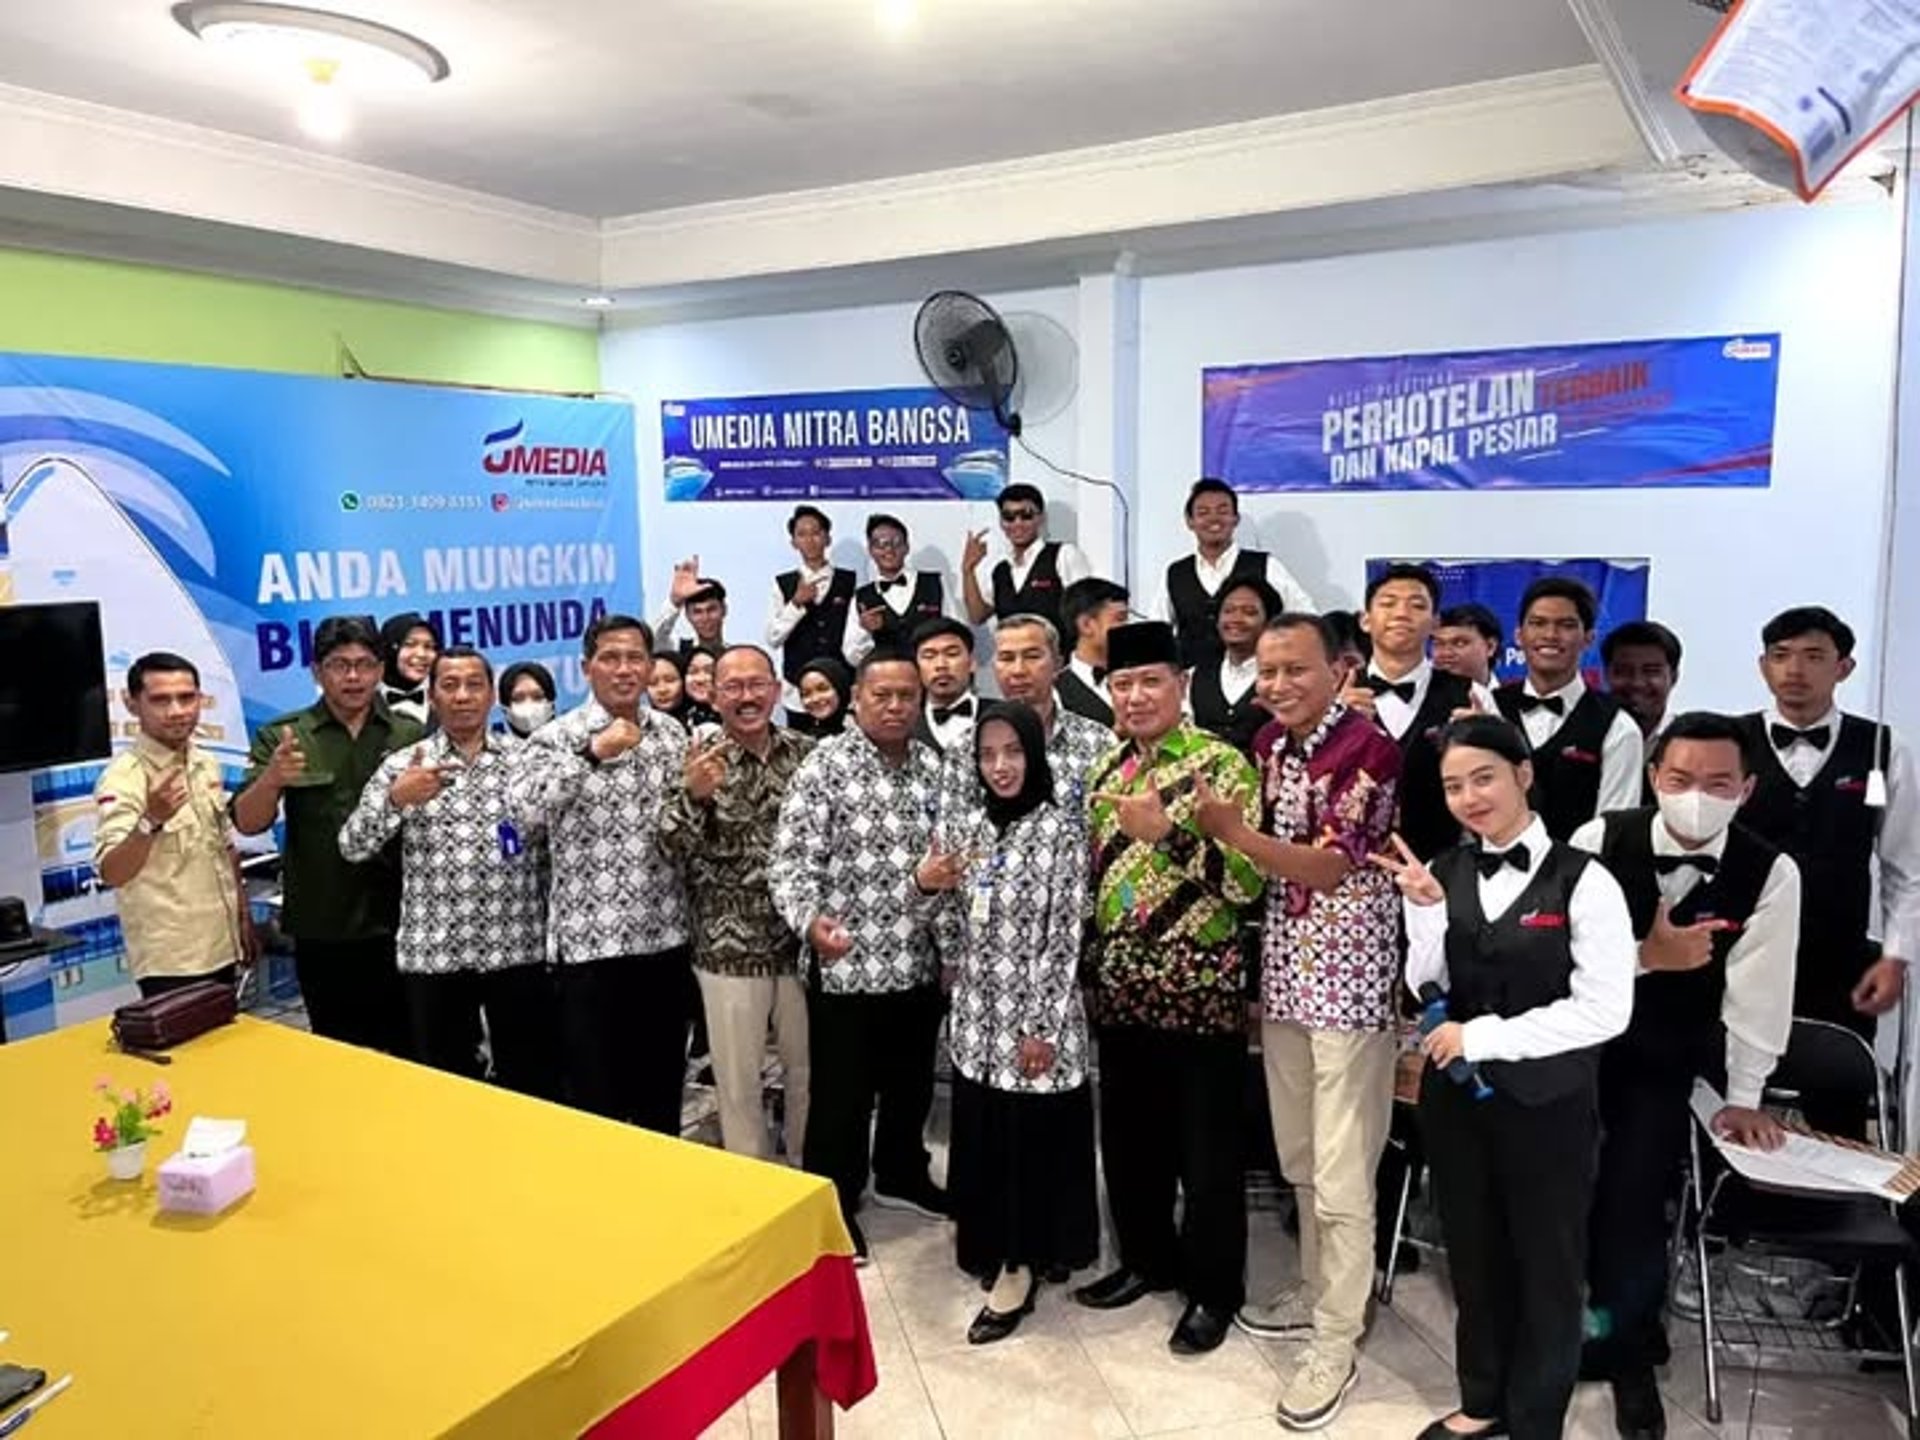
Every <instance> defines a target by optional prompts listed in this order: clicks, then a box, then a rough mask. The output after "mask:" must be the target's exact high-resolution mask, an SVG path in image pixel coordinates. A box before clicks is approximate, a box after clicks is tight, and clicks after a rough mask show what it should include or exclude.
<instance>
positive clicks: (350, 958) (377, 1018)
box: [232, 615, 423, 1055]
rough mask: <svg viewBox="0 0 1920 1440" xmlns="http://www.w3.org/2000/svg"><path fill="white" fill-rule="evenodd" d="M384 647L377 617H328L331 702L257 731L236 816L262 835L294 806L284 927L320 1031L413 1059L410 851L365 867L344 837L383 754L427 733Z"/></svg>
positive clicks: (323, 634) (289, 816) (322, 638)
mask: <svg viewBox="0 0 1920 1440" xmlns="http://www.w3.org/2000/svg"><path fill="white" fill-rule="evenodd" d="M381 655H382V649H381V643H380V632H379V631H377V630H375V629H374V628H373V623H372V621H370V620H367V619H365V618H363V617H361V616H357V615H336V616H334V617H332V618H331V619H328V620H323V621H321V622H320V626H319V628H318V629H317V630H315V631H314V633H313V675H314V679H315V680H317V681H318V682H319V684H320V698H319V699H318V700H316V701H315V702H314V703H313V704H311V705H309V706H307V707H306V708H305V709H304V710H293V711H289V712H288V713H287V714H285V715H278V716H275V717H274V718H273V719H272V720H269V721H268V722H267V723H266V724H265V725H262V726H261V727H260V728H259V729H258V730H256V731H255V732H254V735H253V749H252V752H251V753H250V754H249V756H248V757H247V774H246V779H245V781H244V783H243V785H242V787H241V790H240V793H239V794H237V795H236V796H234V798H233V806H232V813H233V824H234V828H235V829H236V830H238V831H239V832H240V833H241V834H243V835H258V834H259V833H260V832H261V831H263V830H266V829H268V828H270V827H271V826H272V825H273V822H274V820H275V818H276V817H277V816H279V815H280V814H281V813H282V810H283V808H284V813H285V816H286V838H285V840H284V841H283V842H282V845H281V854H280V873H281V888H282V894H283V900H282V905H281V911H280V928H281V930H282V931H283V932H284V933H285V934H286V935H288V936H289V937H290V938H291V939H292V940H293V947H294V957H293V958H294V968H295V971H296V973H297V974H298V975H299V977H300V993H301V995H302V996H304V997H305V999H306V1003H307V1021H308V1024H309V1025H310V1026H311V1028H312V1030H313V1033H314V1034H316V1035H323V1036H325V1037H327V1038H328V1039H330V1040H344V1041H345V1042H347V1043H348V1044H350V1045H364V1046H367V1047H369V1048H371V1049H375V1050H384V1051H386V1052H387V1053H389V1054H392V1055H407V1054H408V1053H409V1051H410V1047H409V1044H408V1039H407V1034H408V1031H407V1008H406V998H405V995H404V993H403V991H402V990H401V985H400V972H399V970H398V969H397V968H396V964H395V946H394V936H395V932H396V930H397V929H398V927H399V922H400V867H399V862H398V858H397V856H396V855H395V854H394V853H393V850H392V847H390V846H389V847H387V848H386V849H383V850H382V851H381V852H380V853H379V854H377V855H375V856H374V857H373V858H372V859H370V860H368V861H366V862H364V863H360V864H355V863H354V862H352V861H349V860H347V859H346V858H345V857H343V856H342V855H341V853H340V843H339V835H340V827H341V825H342V824H344V823H345V822H346V819H347V817H348V816H349V815H351V814H352V813H353V809H354V806H355V805H356V804H358V803H359V800H360V792H361V791H362V790H364V789H365V788H366V784H367V781H368V780H369V779H370V778H371V777H372V775H373V773H374V771H376V770H378V769H379V768H380V762H381V761H382V760H384V759H385V758H386V757H387V756H388V755H390V754H392V753H393V752H394V751H395V750H399V749H402V748H404V747H406V746H408V745H412V744H414V743H415V742H416V741H418V740H419V739H420V738H421V736H422V734H423V732H422V730H421V727H420V726H419V725H418V724H417V723H416V722H414V721H412V720H409V719H408V718H406V717H405V716H404V715H397V714H395V713H393V712H392V711H390V710H389V709H387V706H386V702H385V701H383V700H382V699H381V698H380V677H381V674H382V672H383V670H384V669H385V666H384V663H383V661H382V659H381Z"/></svg>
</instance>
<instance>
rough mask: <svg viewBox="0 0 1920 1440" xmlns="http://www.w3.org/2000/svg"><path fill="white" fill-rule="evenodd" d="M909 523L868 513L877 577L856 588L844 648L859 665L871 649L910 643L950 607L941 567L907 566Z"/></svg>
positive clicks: (905, 646) (906, 648) (905, 650)
mask: <svg viewBox="0 0 1920 1440" xmlns="http://www.w3.org/2000/svg"><path fill="white" fill-rule="evenodd" d="M907 549H908V541H907V527H906V526H905V525H903V524H902V523H901V522H900V521H898V520H896V519H894V517H893V516H891V515H879V514H874V515H869V516H868V517H867V557H868V558H869V559H870V560H872V561H873V578H872V579H871V580H869V581H867V583H866V584H864V585H862V586H861V587H860V588H859V589H858V590H856V591H854V592H853V609H852V611H851V612H850V613H849V614H848V615H847V633H846V636H845V638H844V639H843V640H842V642H841V647H840V648H841V650H842V651H843V652H844V653H845V655H846V657H847V664H849V665H851V666H853V667H854V668H855V669H856V670H857V669H859V668H860V662H861V661H862V660H864V659H866V658H867V652H868V651H869V650H897V651H899V652H900V653H901V654H903V655H905V654H908V653H910V651H911V649H912V643H913V636H914V633H915V632H916V631H918V630H919V628H920V627H921V626H922V625H924V624H926V623H927V621H929V620H938V619H939V618H940V617H941V616H942V615H945V614H946V613H947V587H946V582H945V581H944V580H942V579H941V578H940V573H939V571H937V570H909V569H907Z"/></svg>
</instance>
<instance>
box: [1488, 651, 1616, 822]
mask: <svg viewBox="0 0 1920 1440" xmlns="http://www.w3.org/2000/svg"><path fill="white" fill-rule="evenodd" d="M1525 683H1526V682H1525V681H1515V682H1514V683H1513V684H1511V685H1502V686H1501V687H1500V688H1499V689H1498V690H1496V691H1494V692H1493V700H1494V703H1495V704H1496V705H1498V706H1499V707H1500V713H1501V714H1502V715H1504V716H1506V717H1507V719H1509V720H1511V721H1513V723H1514V724H1516V725H1520V728H1521V729H1522V730H1525V729H1526V726H1525V725H1523V724H1521V720H1520V716H1521V713H1522V712H1521V709H1520V696H1521V693H1522V691H1523V689H1524V686H1525ZM1619 713H1620V702H1619V701H1618V700H1615V699H1614V698H1613V697H1612V696H1611V695H1602V694H1601V693H1600V692H1599V691H1598V690H1593V689H1589V690H1587V691H1586V693H1585V694H1583V695H1581V697H1580V703H1579V704H1577V705H1575V706H1574V707H1573V713H1572V714H1570V715H1567V716H1564V717H1563V718H1562V719H1561V722H1560V728H1559V729H1558V730H1556V731H1554V732H1553V734H1551V735H1549V736H1548V737H1547V743H1546V744H1545V745H1543V746H1541V747H1540V748H1539V749H1538V750H1536V751H1534V752H1533V789H1532V790H1530V791H1529V792H1527V803H1528V804H1529V805H1531V806H1532V807H1533V812H1534V814H1536V815H1538V816H1539V817H1540V818H1541V819H1542V820H1544V821H1546V822H1547V833H1548V834H1549V835H1551V836H1552V837H1553V838H1554V839H1556V840H1567V839H1571V838H1572V836H1573V832H1574V831H1576V830H1578V829H1579V828H1580V827H1581V826H1582V825H1584V824H1586V823H1587V822H1588V821H1589V820H1591V819H1593V817H1594V815H1595V813H1596V812H1597V811H1598V810H1599V808H1600V767H1601V760H1602V758H1603V756H1604V752H1605V750H1606V744H1607V731H1609V730H1610V729H1612V728H1613V717H1614V716H1616V715H1618V714H1619Z"/></svg>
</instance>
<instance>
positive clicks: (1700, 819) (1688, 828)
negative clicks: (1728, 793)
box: [1658, 790, 1740, 843]
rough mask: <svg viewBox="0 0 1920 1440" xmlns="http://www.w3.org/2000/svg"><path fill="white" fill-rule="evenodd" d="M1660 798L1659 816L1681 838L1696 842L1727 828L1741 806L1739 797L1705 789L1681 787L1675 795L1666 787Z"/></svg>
mask: <svg viewBox="0 0 1920 1440" xmlns="http://www.w3.org/2000/svg"><path fill="white" fill-rule="evenodd" d="M1658 798H1659V801H1660V818H1661V819H1662V820H1664V821H1665V822H1666V826H1667V829H1669V830H1671V831H1672V832H1673V833H1674V834H1675V835H1678V836H1679V837H1680V838H1681V839H1682V840H1692V841H1694V842H1696V843H1698V842H1700V841H1705V840H1711V839H1713V837H1714V836H1716V835H1718V834H1719V833H1720V832H1721V831H1722V830H1724V829H1726V828H1727V826H1729V825H1731V824H1732V823H1733V813H1734V811H1736V810H1738V809H1739V808H1740V802H1739V801H1738V800H1728V799H1725V798H1723V797H1721V796H1719V795H1709V794H1707V792H1706V791H1704V790H1682V791H1680V792H1679V793H1677V794H1672V795H1669V794H1668V793H1666V792H1665V791H1664V790H1663V791H1661V792H1660V795H1659V797H1658Z"/></svg>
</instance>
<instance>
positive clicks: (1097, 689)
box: [1067, 651, 1113, 706]
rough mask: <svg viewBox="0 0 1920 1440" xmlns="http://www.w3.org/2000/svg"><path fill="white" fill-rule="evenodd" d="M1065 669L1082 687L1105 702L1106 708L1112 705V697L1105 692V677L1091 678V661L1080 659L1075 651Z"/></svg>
mask: <svg viewBox="0 0 1920 1440" xmlns="http://www.w3.org/2000/svg"><path fill="white" fill-rule="evenodd" d="M1067 669H1069V670H1071V671H1072V672H1073V673H1074V675H1075V677H1076V678H1077V679H1078V680H1079V681H1080V683H1081V684H1082V685H1084V686H1086V687H1087V688H1088V689H1089V690H1091V691H1093V693H1094V694H1096V695H1098V696H1099V697H1100V698H1101V699H1102V700H1104V701H1106V702H1107V704H1108V706H1111V705H1112V704H1113V696H1112V695H1111V694H1110V693H1109V692H1108V690H1107V677H1106V676H1104V675H1102V676H1101V677H1100V678H1099V679H1098V680H1096V679H1094V678H1093V662H1092V661H1091V660H1083V659H1081V658H1080V654H1079V652H1078V651H1075V652H1074V654H1073V655H1072V656H1070V657H1069V658H1068V660H1067Z"/></svg>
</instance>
